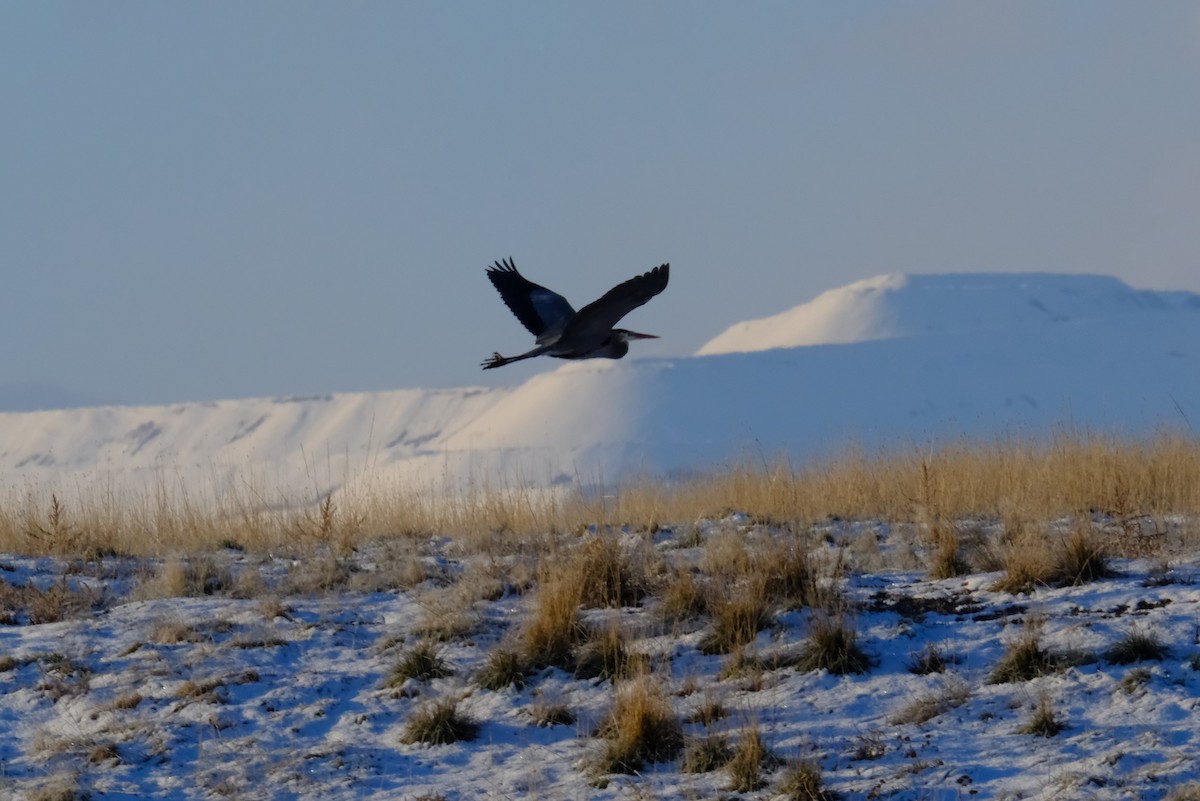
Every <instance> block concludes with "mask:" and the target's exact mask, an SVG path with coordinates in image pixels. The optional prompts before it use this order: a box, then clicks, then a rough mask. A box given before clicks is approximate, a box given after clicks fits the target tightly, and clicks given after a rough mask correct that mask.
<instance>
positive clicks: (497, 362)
mask: <svg viewBox="0 0 1200 801" xmlns="http://www.w3.org/2000/svg"><path fill="white" fill-rule="evenodd" d="M546 350H547V348H546V346H545V345H538V346H537V347H536V348H534V349H533V350H531V351H529V352H528V353H522V354H521V355H520V356H501V355H500V354H499V353H493V354H492V355H491V356H489V357H488V358H486V359H484V360H483V364H482V365H481V366H482V367H483V369H484V370H491V369H492V368H494V367H503V366H504V365H506V364H511V363H512V362H519V361H521V360H522V359H532V358H533V357H534V356H541V355H542V354H543V353H545V352H546Z"/></svg>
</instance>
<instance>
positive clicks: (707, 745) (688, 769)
mask: <svg viewBox="0 0 1200 801" xmlns="http://www.w3.org/2000/svg"><path fill="white" fill-rule="evenodd" d="M732 757H733V750H732V749H731V748H730V747H729V738H728V737H726V736H725V735H724V734H707V735H705V736H703V737H696V738H692V739H690V740H688V743H687V747H686V748H685V749H684V751H683V760H682V761H681V763H680V766H679V768H680V770H682V771H683V772H684V773H711V772H712V771H714V770H720V769H721V768H723V767H725V766H726V765H727V764H729V760H730V759H731V758H732Z"/></svg>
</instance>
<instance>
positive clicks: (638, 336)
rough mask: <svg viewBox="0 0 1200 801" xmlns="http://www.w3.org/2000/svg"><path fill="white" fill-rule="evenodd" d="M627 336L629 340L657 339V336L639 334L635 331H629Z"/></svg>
mask: <svg viewBox="0 0 1200 801" xmlns="http://www.w3.org/2000/svg"><path fill="white" fill-rule="evenodd" d="M628 336H629V338H630V339H658V335H657V334H639V333H638V332H637V331H630V332H629V334H628Z"/></svg>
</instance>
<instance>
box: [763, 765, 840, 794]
mask: <svg viewBox="0 0 1200 801" xmlns="http://www.w3.org/2000/svg"><path fill="white" fill-rule="evenodd" d="M824 785H825V779H824V776H823V775H822V773H821V766H820V765H819V764H817V762H815V761H813V760H809V759H799V760H794V761H792V762H791V763H789V764H788V766H787V767H786V768H785V769H784V771H783V777H782V778H781V779H780V782H779V787H778V788H777V790H778V793H779V795H780V796H782V797H783V798H784V799H785V801H834V799H836V798H837V797H838V796H837V794H836V793H833V792H831V791H829V790H826V789H825V786H824Z"/></svg>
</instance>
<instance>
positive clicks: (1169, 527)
mask: <svg viewBox="0 0 1200 801" xmlns="http://www.w3.org/2000/svg"><path fill="white" fill-rule="evenodd" d="M369 483H370V482H368V484H369ZM268 499H270V500H269V501H268ZM281 501H282V502H281ZM729 510H738V511H740V512H743V513H745V514H746V515H747V517H748V518H749V519H750V520H754V521H761V522H763V523H768V524H775V525H777V526H783V525H793V524H797V525H799V526H800V527H801V528H805V527H808V526H811V525H812V524H814V523H817V522H819V521H822V520H830V519H843V520H847V519H851V520H879V521H885V522H888V523H892V524H896V523H907V524H911V525H914V526H917V527H918V528H919V529H920V530H921V532H922V533H921V537H922V540H923V542H924V543H925V544H926V545H927V546H929V547H931V548H934V549H936V553H935V554H934V558H932V559H931V569H932V571H933V573H934V574H935V575H946V576H949V575H955V574H957V573H959V572H961V571H962V570H964V569H967V568H969V566H970V559H969V558H968V557H969V555H968V554H967V553H965V552H964V550H963V547H962V546H963V542H962V532H961V531H958V530H957V529H956V525H957V523H956V521H964V520H977V519H987V520H1000V519H1008V518H1010V517H1011V516H1012V515H1013V513H1014V512H1016V513H1018V514H1019V515H1020V516H1021V517H1022V518H1024V519H1026V520H1038V521H1050V520H1058V519H1061V518H1064V517H1078V518H1080V519H1083V518H1085V517H1086V518H1088V519H1090V520H1092V521H1094V523H1095V525H1096V528H1097V533H1098V534H1102V535H1103V536H1102V539H1103V540H1105V543H1104V544H1105V548H1106V549H1110V550H1111V552H1114V553H1119V554H1126V555H1128V554H1132V553H1138V552H1142V551H1144V550H1145V549H1146V548H1154V547H1157V545H1158V544H1160V543H1161V542H1162V541H1164V540H1177V541H1178V540H1187V541H1195V540H1196V539H1197V538H1198V537H1200V532H1197V531H1196V530H1194V528H1193V527H1192V526H1194V524H1189V525H1185V526H1179V525H1173V524H1170V523H1168V522H1167V518H1168V516H1170V515H1172V514H1176V515H1184V516H1186V517H1188V518H1189V519H1191V520H1195V519H1196V516H1197V514H1196V513H1197V512H1200V443H1198V442H1197V440H1196V439H1195V438H1193V437H1189V436H1184V435H1179V434H1164V435H1162V436H1158V437H1153V438H1149V439H1144V440H1127V439H1119V438H1115V437H1106V436H1096V435H1078V434H1062V435H1059V436H1056V437H1054V438H1052V439H1051V440H1049V441H1048V442H1047V441H1037V442H1030V441H1022V440H1014V439H1010V440H1004V441H999V442H994V443H961V444H949V445H944V446H941V447H939V448H937V449H936V450H933V451H923V452H920V453H911V454H905V453H890V454H879V455H867V454H863V453H856V452H853V451H851V452H848V453H846V454H844V455H842V456H839V457H836V458H832V459H827V460H823V461H816V462H813V463H811V464H807V465H804V466H802V467H796V466H793V465H790V464H787V463H780V464H777V465H770V464H767V465H765V466H764V465H763V464H762V463H761V462H760V463H759V464H758V466H754V467H752V466H748V465H736V466H733V467H730V468H729V469H726V470H723V471H720V472H716V473H714V474H712V475H711V476H708V477H704V478H698V479H694V480H691V481H686V482H673V483H669V484H668V483H659V482H655V481H650V480H641V481H638V482H634V483H632V484H629V485H626V486H622V487H620V488H619V489H618V490H617V492H616V493H615V495H613V496H611V497H608V496H606V500H605V501H604V502H603V503H601V502H598V501H597V500H596V498H595V497H593V496H591V495H589V494H588V493H585V492H582V491H579V490H578V489H576V490H563V491H541V490H534V489H531V488H522V487H515V488H509V489H499V490H498V489H493V488H488V487H485V486H474V487H470V488H468V490H467V491H465V492H459V493H456V494H454V495H453V497H437V496H435V495H431V494H429V493H419V494H418V493H404V492H393V491H390V490H386V489H385V488H382V487H378V486H373V485H372V486H358V487H356V486H348V487H346V488H345V489H343V490H341V491H339V492H336V493H325V494H322V495H320V496H318V497H316V498H311V497H310V498H284V499H279V498H278V496H277V494H276V493H274V492H273V491H272V489H271V488H270V487H266V486H262V485H261V484H256V483H255V482H254V481H253V480H252V481H248V482H244V483H242V484H239V485H238V486H237V487H235V488H226V489H222V490H220V491H215V490H211V489H210V490H208V491H205V490H204V488H196V487H189V488H184V487H177V486H175V485H173V484H172V483H171V482H170V481H168V480H166V479H164V480H163V481H162V482H160V483H159V484H158V485H157V486H155V487H153V488H152V489H150V490H148V491H145V492H133V491H128V492H126V491H121V490H119V489H117V488H114V487H112V486H108V485H105V486H99V487H96V488H87V487H82V488H79V487H77V488H74V489H72V490H70V491H66V490H63V489H62V488H47V489H46V490H45V491H42V490H39V489H38V488H36V487H27V488H24V489H22V490H19V491H10V493H9V495H8V496H7V497H4V498H0V551H4V552H17V553H35V554H56V555H81V556H88V557H90V558H103V557H104V556H105V555H112V554H131V555H162V554H165V553H204V552H211V551H214V550H217V549H220V548H236V549H240V550H242V551H245V552H250V553H266V552H276V553H278V552H281V551H285V552H286V551H295V552H301V553H305V552H309V553H311V552H314V551H323V552H328V553H329V554H331V556H332V557H333V558H334V559H335V560H337V559H341V558H344V557H346V556H348V555H349V554H351V553H353V552H354V551H355V550H357V549H359V548H361V547H362V546H363V545H364V544H366V543H370V542H373V541H377V540H379V539H380V538H400V539H410V540H419V539H421V538H422V537H426V536H428V535H429V534H431V533H433V532H448V531H452V532H455V536H456V538H457V539H459V540H460V541H461V542H462V543H463V544H464V545H465V546H466V547H468V548H470V549H472V550H476V551H481V550H487V551H494V552H496V553H506V552H507V553H511V552H513V551H514V550H520V549H528V548H530V547H532V548H535V549H536V548H539V547H542V546H541V545H539V542H541V543H544V541H545V538H547V537H550V538H553V537H556V536H558V535H560V534H562V533H565V532H571V531H580V530H584V529H588V528H591V529H592V530H594V531H596V532H598V536H597V538H596V544H595V545H594V546H592V547H594V548H596V549H597V550H603V549H605V548H610V549H611V548H613V547H614V546H613V539H615V537H612V536H611V535H610V534H607V533H605V532H620V531H622V530H623V529H625V527H628V530H629V531H631V532H643V533H644V534H645V535H647V536H651V535H653V533H654V532H657V531H659V530H660V528H661V526H662V525H663V522H664V521H692V520H698V519H704V518H720V517H723V516H724V515H725V514H726V513H727V512H728V511H729ZM686 533H687V532H686V531H683V532H681V534H686ZM692 533H693V534H695V533H696V532H695V530H694V529H693V530H692ZM681 539H682V537H681ZM622 547H623V546H622ZM601 556H602V557H603V558H611V556H613V554H609V555H608V556H604V555H603V554H601ZM616 556H617V557H618V559H617V561H615V562H613V561H610V562H609V564H610V566H611V567H613V568H614V572H612V573H609V574H605V575H600V576H598V577H597V578H598V581H599V584H598V585H597V586H596V587H593V588H589V590H588V593H589V595H590V594H591V593H593V592H595V593H597V595H596V596H595V597H594V598H589V599H588V602H589V603H599V604H606V605H628V604H630V603H636V602H637V600H638V596H639V594H640V593H644V592H645V591H646V586H645V584H644V583H643V579H644V578H645V576H644V575H638V574H639V572H640V567H641V563H640V562H639V561H638V560H637V558H636V554H629V553H624V554H616ZM624 557H632V558H631V559H628V560H627V561H625V562H624V563H622V562H621V558H624ZM1075 561H1076V563H1077V564H1078V563H1079V562H1080V560H1078V559H1076V560H1075ZM1087 561H1088V560H1086V559H1085V560H1083V563H1084V564H1086V563H1087ZM623 571H625V572H623Z"/></svg>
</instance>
